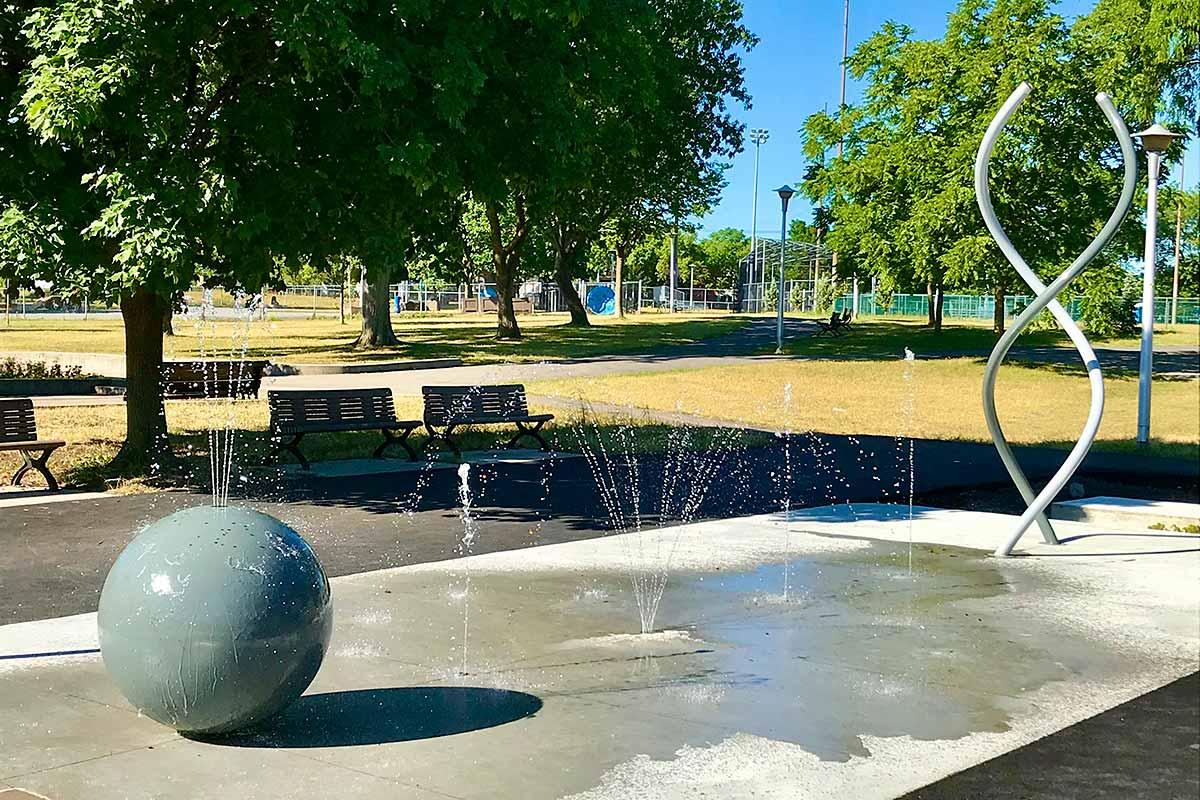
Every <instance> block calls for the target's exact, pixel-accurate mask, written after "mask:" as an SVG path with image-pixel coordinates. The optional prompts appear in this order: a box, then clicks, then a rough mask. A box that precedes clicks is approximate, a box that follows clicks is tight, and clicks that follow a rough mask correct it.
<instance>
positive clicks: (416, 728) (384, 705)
mask: <svg viewBox="0 0 1200 800" xmlns="http://www.w3.org/2000/svg"><path fill="white" fill-rule="evenodd" d="M541 708H542V701H541V699H540V698H538V697H535V696H534V695H531V694H526V693H525V692H515V691H511V690H508V689H490V688H483V687H476V686H413V687H404V688H388V689H357V690H354V691H345V692H326V693H324V694H310V695H305V696H304V697H301V698H300V699H299V700H297V701H296V702H295V703H293V704H292V705H290V706H288V707H287V708H285V709H284V710H283V711H282V712H280V713H279V714H278V715H276V716H275V717H272V718H271V719H270V720H268V721H267V722H265V723H263V724H262V725H261V726H259V727H257V728H254V729H252V730H249V731H245V732H243V733H237V734H231V735H227V736H213V737H207V736H197V737H193V738H196V739H197V740H199V741H204V742H208V743H210V744H217V745H224V746H229V747H297V748H307V747H354V746H358V745H368V744H387V743H390V742H411V741H416V740H419V739H435V738H438V737H440V736H453V735H455V734H459V733H470V732H471V731H479V730H485V729H487V728H494V727H496V726H498V725H506V724H508V723H510V722H516V721H517V720H520V719H525V718H526V717H532V716H533V715H534V714H536V713H537V712H538V711H539V710H541Z"/></svg>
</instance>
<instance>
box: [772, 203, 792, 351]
mask: <svg viewBox="0 0 1200 800" xmlns="http://www.w3.org/2000/svg"><path fill="white" fill-rule="evenodd" d="M775 191H776V192H777V193H778V194H779V201H780V205H781V206H782V209H783V216H782V222H781V224H780V228H779V297H778V298H777V303H776V305H777V307H778V311H777V312H776V315H775V353H776V354H777V355H778V354H782V353H783V267H784V263H785V259H786V257H787V207H788V201H789V200H791V199H792V195H794V194H795V193H796V190H795V189H793V188H792V187H790V186H788V185H787V184H786V183H785V184H784V185H783V186H780V187H779V188H778V189H776V190H775Z"/></svg>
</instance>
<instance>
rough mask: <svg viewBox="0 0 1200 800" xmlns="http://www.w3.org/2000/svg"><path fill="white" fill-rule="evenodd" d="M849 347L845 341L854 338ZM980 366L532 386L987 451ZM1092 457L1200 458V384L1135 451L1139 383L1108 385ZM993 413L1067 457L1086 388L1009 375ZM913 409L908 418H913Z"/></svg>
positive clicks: (787, 367)
mask: <svg viewBox="0 0 1200 800" xmlns="http://www.w3.org/2000/svg"><path fill="white" fill-rule="evenodd" d="M847 338H849V337H847ZM982 382H983V365H982V364H980V363H979V361H978V360H977V359H972V358H947V359H936V360H928V361H922V360H917V361H915V362H912V363H911V364H905V362H903V361H902V360H900V359H895V358H890V359H887V360H877V359H876V360H868V359H863V360H845V361H836V360H833V359H829V360H824V359H822V360H814V361H800V362H795V361H792V362H789V361H776V360H769V361H762V362H760V363H753V364H746V363H739V364H735V365H729V366H718V367H706V368H702V369H693V370H677V371H672V372H667V373H662V372H659V373H653V374H634V375H614V376H607V377H599V378H570V379H562V380H555V381H539V382H534V383H529V384H527V387H528V389H529V391H530V392H531V393H536V394H545V395H557V396H562V397H569V398H576V399H582V400H584V401H591V402H603V403H611V404H617V405H621V406H630V407H636V408H643V409H652V410H656V411H665V412H682V413H690V414H696V415H699V416H703V417H707V418H710V419H718V420H725V421H728V422H730V423H731V424H737V425H747V426H763V427H765V428H768V429H777V430H785V429H786V430H793V431H808V430H813V431H819V432H823V433H833V434H849V435H856V434H877V435H881V436H907V435H912V436H915V437H919V438H926V439H949V440H962V441H974V442H990V441H991V439H990V437H989V436H988V431H987V427H986V424H985V423H984V419H983V412H982V401H981V386H982ZM1105 387H1106V390H1107V398H1106V402H1105V414H1104V422H1103V424H1102V425H1101V428H1100V434H1099V436H1098V438H1097V441H1096V447H1097V448H1100V449H1105V450H1119V451H1129V452H1134V451H1137V452H1144V453H1146V454H1150V455H1159V456H1165V457H1178V458H1190V459H1193V460H1194V459H1196V458H1200V412H1197V409H1200V381H1197V380H1165V379H1160V380H1156V381H1155V382H1154V395H1153V404H1152V421H1151V430H1152V433H1153V436H1154V441H1153V443H1152V444H1151V446H1150V447H1149V448H1138V447H1137V445H1136V443H1135V442H1134V439H1135V433H1136V420H1137V380H1136V377H1135V376H1127V375H1115V376H1114V375H1110V376H1107V377H1106V379H1105ZM996 394H997V397H996V404H997V409H998V411H999V414H1000V419H1001V423H1002V424H1003V426H1004V430H1005V433H1006V435H1007V436H1008V438H1009V440H1010V441H1012V442H1013V443H1018V444H1037V445H1050V446H1054V447H1069V446H1071V445H1073V444H1074V442H1075V440H1076V438H1077V436H1078V433H1079V430H1080V428H1081V427H1082V425H1083V421H1084V419H1085V418H1086V416H1087V408H1088V400H1089V396H1090V395H1089V389H1088V382H1087V379H1086V377H1084V376H1082V375H1077V374H1070V373H1063V372H1058V371H1053V370H1047V369H1037V368H1029V367H1024V366H1019V365H1011V366H1006V367H1005V368H1004V370H1003V372H1002V373H1001V375H1000V379H999V382H998V384H997V393H996ZM909 407H911V409H912V413H911V416H910V415H909V414H908V413H907V412H906V409H908V408H909Z"/></svg>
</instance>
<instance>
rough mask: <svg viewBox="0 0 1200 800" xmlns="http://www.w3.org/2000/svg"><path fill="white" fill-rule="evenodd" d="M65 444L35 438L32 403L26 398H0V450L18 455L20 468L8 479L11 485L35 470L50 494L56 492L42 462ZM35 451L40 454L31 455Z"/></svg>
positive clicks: (50, 475)
mask: <svg viewBox="0 0 1200 800" xmlns="http://www.w3.org/2000/svg"><path fill="white" fill-rule="evenodd" d="M65 444H66V442H64V441H61V440H59V439H39V438H38V435H37V417H36V416H35V415H34V412H33V400H31V399H30V398H28V397H11V398H9V397H5V398H0V450H4V451H12V450H16V451H17V452H19V453H20V454H21V462H22V463H21V466H20V467H19V468H18V469H17V471H16V472H15V473H13V476H12V485H13V486H16V485H18V484H20V482H21V478H23V477H25V474H26V473H27V472H29V471H30V470H36V471H37V472H39V473H41V476H42V477H43V478H45V479H46V485H47V486H48V487H50V491H53V492H57V491H58V481H56V480H55V479H54V473H52V472H51V471H50V468H49V467H47V466H46V461H47V460H49V458H50V454H51V453H53V452H54V451H55V450H57V449H58V448H60V447H62V446H64V445H65ZM39 451H40V455H37V456H34V455H33V454H34V453H35V452H39Z"/></svg>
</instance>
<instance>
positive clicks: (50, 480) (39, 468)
mask: <svg viewBox="0 0 1200 800" xmlns="http://www.w3.org/2000/svg"><path fill="white" fill-rule="evenodd" d="M30 452H31V451H29V450H21V451H20V453H21V461H22V462H23V463H22V464H21V466H20V467H18V468H17V471H16V472H14V473H13V476H12V485H13V486H20V485H21V479H22V478H24V477H25V475H26V474H28V473H29V471H30V470H35V471H36V472H38V473H39V474H40V475H41V476H42V478H44V479H45V481H46V487H47V488H48V489H50V491H52V492H57V491H58V481H57V480H55V479H54V473H52V472H51V471H50V468H49V467H47V466H46V462H47V461H49V460H50V455H51V454H52V453H53V452H54V449H53V448H51V449H50V450H43V451H42V454H41V455H40V456H38V457H36V458H33V457H31V456H30V455H29V453H30Z"/></svg>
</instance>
